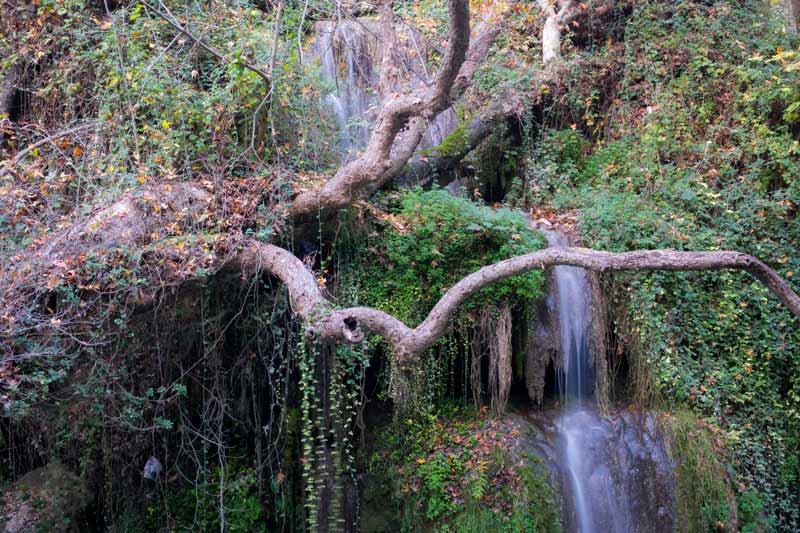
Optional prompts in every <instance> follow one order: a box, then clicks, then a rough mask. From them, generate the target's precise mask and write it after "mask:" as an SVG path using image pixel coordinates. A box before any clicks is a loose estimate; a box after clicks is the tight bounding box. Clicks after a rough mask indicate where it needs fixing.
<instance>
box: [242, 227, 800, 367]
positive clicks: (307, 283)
mask: <svg viewBox="0 0 800 533" xmlns="http://www.w3.org/2000/svg"><path fill="white" fill-rule="evenodd" d="M232 264H234V265H237V266H239V267H241V268H245V269H248V270H251V271H252V270H265V271H268V272H270V273H271V274H273V275H275V276H276V277H278V278H279V279H280V280H281V281H282V282H283V283H284V284H286V286H287V288H288V289H289V294H290V298H291V302H292V307H293V309H294V312H295V313H296V314H297V315H298V317H299V318H301V319H302V320H303V322H304V323H305V325H306V328H307V331H308V332H310V333H312V334H314V335H317V336H318V337H319V338H320V339H323V340H325V341H328V342H360V341H361V340H363V338H364V334H363V329H362V328H365V329H368V330H370V331H372V332H374V333H376V334H378V335H380V336H381V337H383V338H384V339H385V340H386V341H387V342H388V343H389V344H390V346H391V347H392V349H393V352H394V354H395V356H396V357H397V358H398V360H400V361H403V362H405V361H411V360H415V359H417V358H418V356H419V355H420V354H421V353H422V352H424V351H425V350H426V349H428V348H430V347H431V346H432V345H433V343H434V342H436V341H437V340H438V339H439V338H441V337H442V336H444V335H446V334H447V333H448V332H449V331H450V327H451V324H452V318H453V316H454V314H455V313H456V311H457V310H458V308H459V307H460V306H461V305H462V304H463V303H464V302H465V301H466V300H467V299H469V298H470V297H471V296H472V295H474V294H475V293H477V292H478V291H479V290H481V289H483V288H484V287H487V286H489V285H491V284H492V283H496V282H498V281H502V280H504V279H506V278H509V277H511V276H515V275H518V274H523V273H525V272H529V271H531V270H541V269H545V268H548V267H553V266H557V265H570V266H577V267H582V268H586V269H589V270H592V271H595V272H618V271H627V270H635V271H652V270H665V271H704V270H722V269H730V270H743V271H745V272H748V273H750V274H751V275H752V276H753V277H755V278H756V279H757V280H759V281H760V282H761V283H762V284H763V285H764V286H765V287H767V288H768V289H769V290H770V291H772V293H773V294H774V295H775V296H777V297H778V299H779V300H780V301H781V303H782V304H783V305H784V306H786V308H787V309H788V310H789V311H790V312H791V313H792V314H794V315H795V316H796V317H798V318H800V296H798V295H797V293H795V292H794V290H793V289H792V287H791V286H790V285H789V284H788V283H787V282H786V281H785V280H784V279H783V278H782V277H781V276H780V275H778V274H777V273H776V272H775V271H774V270H772V269H771V268H770V267H768V266H767V265H766V264H764V263H763V262H761V261H759V260H758V259H756V258H755V257H753V256H750V255H747V254H743V253H740V252H734V251H712V252H682V251H675V250H648V251H640V252H624V253H609V252H602V251H597V250H591V249H587V248H547V249H544V250H540V251H537V252H533V253H530V254H526V255H522V256H518V257H514V258H512V259H507V260H505V261H501V262H499V263H495V264H493V265H489V266H485V267H483V268H481V269H480V270H477V271H476V272H473V273H472V274H470V275H468V276H467V277H465V278H463V279H462V280H461V281H459V282H458V283H456V284H455V285H454V286H453V287H451V288H450V289H449V290H448V291H447V292H446V293H445V295H444V296H443V297H442V298H441V299H440V300H439V301H438V302H437V303H436V305H435V306H434V307H433V309H431V311H430V313H428V316H427V317H426V318H425V320H424V321H423V322H422V323H421V324H420V325H419V326H417V327H416V328H411V327H409V326H407V325H406V324H404V323H403V322H401V321H400V320H398V319H397V318H395V317H394V316H392V315H389V314H387V313H384V312H383V311H380V310H378V309H374V308H370V307H351V308H347V309H335V308H334V307H333V306H332V305H331V304H330V303H329V302H328V301H327V300H326V299H325V298H324V296H323V294H322V291H321V290H320V287H319V284H318V282H317V280H316V278H315V277H314V275H313V274H312V273H311V272H310V271H309V270H307V269H306V268H304V265H303V263H302V261H301V260H300V259H298V258H297V257H295V256H294V255H292V254H291V253H290V252H289V251H287V250H284V249H283V248H280V247H277V246H274V245H271V244H265V243H257V242H252V243H250V244H249V245H248V246H247V247H246V248H245V249H244V250H243V251H242V253H241V254H240V255H238V256H237V258H236V259H235V261H233V263H232Z"/></svg>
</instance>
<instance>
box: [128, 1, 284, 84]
mask: <svg viewBox="0 0 800 533" xmlns="http://www.w3.org/2000/svg"><path fill="white" fill-rule="evenodd" d="M139 3H140V4H142V5H143V6H144V7H145V8H147V9H149V10H150V11H152V12H153V13H155V14H156V15H158V16H159V17H160V18H162V19H163V20H164V21H165V22H166V23H167V24H169V25H170V26H172V27H173V28H175V29H176V30H178V31H179V32H181V33H182V34H184V35H185V36H187V37H188V38H189V39H191V40H192V41H194V42H195V43H196V44H197V45H198V46H199V47H200V48H202V49H203V50H205V51H206V52H208V53H209V54H211V55H212V56H214V57H215V58H217V59H218V60H219V61H221V62H222V63H225V64H226V65H231V64H236V65H240V66H241V67H243V68H246V69H247V70H250V71H252V72H255V73H256V74H257V75H258V76H259V77H260V78H261V79H262V80H264V83H265V84H266V85H267V90H270V88H271V87H272V78H271V76H270V75H269V74H267V73H266V72H264V71H263V70H261V69H260V68H258V67H256V66H253V65H251V64H250V63H246V62H244V61H242V60H241V59H228V58H227V57H226V56H225V54H223V53H222V52H220V51H219V50H217V49H216V48H214V47H213V46H211V45H210V44H208V43H207V42H205V41H204V40H203V39H201V38H199V37H196V36H195V35H194V34H193V33H192V32H190V31H189V30H188V29H187V28H186V27H185V26H183V25H182V24H181V23H180V22H178V21H177V20H175V18H174V17H173V16H172V14H171V13H170V12H169V9H167V8H166V6H164V4H163V3H161V2H159V5H160V6H162V7H163V8H164V9H165V10H166V12H164V11H161V10H160V9H158V8H156V7H154V6H152V5H151V4H150V3H148V2H147V1H146V0H139Z"/></svg>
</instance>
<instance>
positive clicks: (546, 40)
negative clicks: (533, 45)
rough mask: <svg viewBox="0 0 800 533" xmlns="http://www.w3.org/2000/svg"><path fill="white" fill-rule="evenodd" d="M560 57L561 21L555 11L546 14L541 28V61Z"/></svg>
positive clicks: (554, 59) (546, 61)
mask: <svg viewBox="0 0 800 533" xmlns="http://www.w3.org/2000/svg"><path fill="white" fill-rule="evenodd" d="M559 59H561V22H560V21H559V17H558V15H557V14H556V13H552V14H550V15H548V17H547V20H545V22H544V29H543V30H542V63H544V64H545V65H546V64H548V63H551V62H553V61H557V60H559Z"/></svg>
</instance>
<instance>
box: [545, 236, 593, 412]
mask: <svg viewBox="0 0 800 533" xmlns="http://www.w3.org/2000/svg"><path fill="white" fill-rule="evenodd" d="M545 237H546V238H547V242H548V244H549V245H550V246H551V247H554V248H563V247H566V246H568V245H569V243H568V242H567V239H566V237H565V236H564V235H562V234H560V233H557V232H554V231H548V232H545ZM553 282H554V285H555V289H556V291H555V292H556V298H555V301H554V305H555V306H556V308H557V309H558V313H557V316H558V325H559V333H560V335H559V337H560V350H561V368H560V369H559V370H558V386H559V392H560V394H561V398H562V401H565V402H570V403H572V402H574V403H576V404H578V405H579V404H580V403H581V402H582V400H583V399H585V398H588V397H590V396H591V395H592V389H593V388H594V380H593V379H592V376H591V365H590V364H589V362H590V360H589V306H588V302H587V300H586V295H587V294H589V287H588V283H587V280H586V272H585V271H584V270H583V269H582V268H578V267H573V266H564V265H561V266H557V267H555V268H554V269H553Z"/></svg>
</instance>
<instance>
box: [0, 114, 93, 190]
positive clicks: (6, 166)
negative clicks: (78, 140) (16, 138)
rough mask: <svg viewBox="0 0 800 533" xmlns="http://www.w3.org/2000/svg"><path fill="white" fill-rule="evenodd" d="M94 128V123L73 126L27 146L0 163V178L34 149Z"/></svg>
mask: <svg viewBox="0 0 800 533" xmlns="http://www.w3.org/2000/svg"><path fill="white" fill-rule="evenodd" d="M94 126H95V123H94V122H90V123H87V124H81V125H80V126H75V127H74V128H70V129H67V130H62V131H59V132H57V133H54V134H52V135H48V136H47V137H45V138H43V139H41V140H38V141H36V142H35V143H33V144H31V145H28V146H27V147H26V148H25V149H24V150H20V151H19V152H18V153H17V155H15V156H14V157H13V158H11V159H9V160H8V161H3V162H2V165H3V166H2V168H0V177H3V176H5V175H6V174H8V173H9V172H11V169H12V168H13V167H14V165H16V164H17V163H19V162H20V161H21V160H22V159H23V158H24V157H25V156H27V155H28V154H30V153H31V152H33V151H34V150H35V149H37V148H39V147H40V146H44V145H45V144H50V143H52V142H53V141H55V140H56V139H60V138H62V137H66V136H67V135H72V134H74V133H81V132H83V131H86V130H89V129H91V128H93V127H94Z"/></svg>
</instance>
